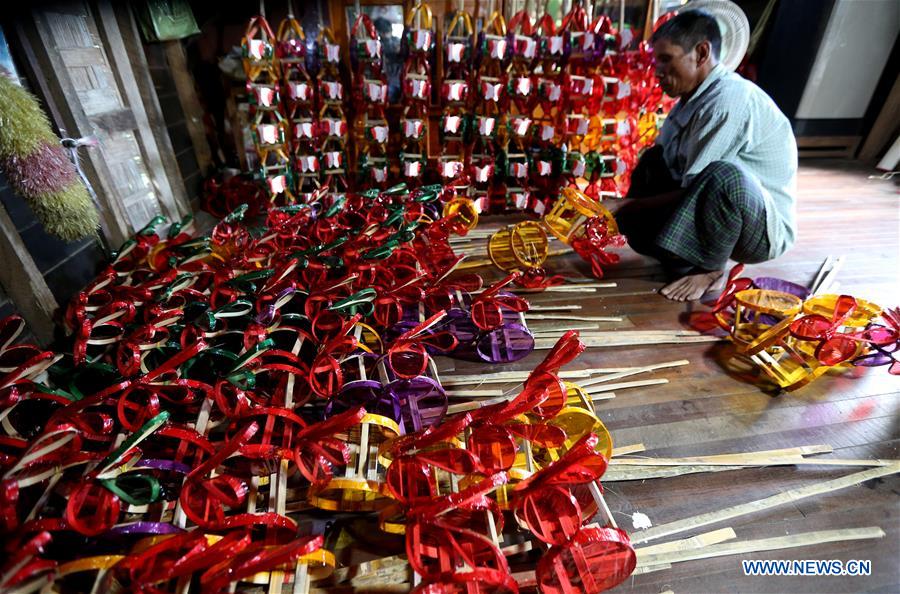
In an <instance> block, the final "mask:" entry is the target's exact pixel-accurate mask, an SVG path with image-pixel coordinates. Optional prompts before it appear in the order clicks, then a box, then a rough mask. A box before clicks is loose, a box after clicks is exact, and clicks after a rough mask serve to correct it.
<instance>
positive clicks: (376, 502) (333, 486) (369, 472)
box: [309, 414, 400, 512]
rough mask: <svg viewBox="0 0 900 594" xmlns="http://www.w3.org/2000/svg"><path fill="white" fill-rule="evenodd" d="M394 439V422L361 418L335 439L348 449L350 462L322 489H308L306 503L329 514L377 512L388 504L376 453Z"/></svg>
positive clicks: (397, 432)
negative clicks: (338, 512)
mask: <svg viewBox="0 0 900 594" xmlns="http://www.w3.org/2000/svg"><path fill="white" fill-rule="evenodd" d="M398 435H400V427H399V425H398V424H397V423H396V422H395V421H393V420H392V419H389V418H388V417H384V416H381V415H374V414H367V415H365V416H364V417H363V418H362V420H361V421H360V423H359V425H356V426H354V427H352V428H351V429H350V430H349V431H348V432H346V433H345V434H343V435H338V436H337V437H338V438H339V439H342V440H343V441H345V442H346V443H347V445H349V446H350V461H349V462H348V463H347V465H346V466H344V468H343V473H340V474H339V473H338V472H335V476H334V477H333V478H332V479H331V481H329V482H328V484H327V485H325V487H323V488H322V489H311V490H310V493H309V502H310V503H311V504H312V505H314V506H315V507H318V508H319V509H325V510H329V511H354V512H359V511H377V510H379V509H381V508H382V507H384V506H385V505H386V504H387V503H388V500H387V499H386V498H385V496H384V495H383V485H384V473H385V471H386V470H387V468H386V466H385V465H384V459H383V458H381V457H380V456H379V449H380V447H381V446H382V444H384V442H386V441H387V440H389V439H392V438H395V437H397V436H398Z"/></svg>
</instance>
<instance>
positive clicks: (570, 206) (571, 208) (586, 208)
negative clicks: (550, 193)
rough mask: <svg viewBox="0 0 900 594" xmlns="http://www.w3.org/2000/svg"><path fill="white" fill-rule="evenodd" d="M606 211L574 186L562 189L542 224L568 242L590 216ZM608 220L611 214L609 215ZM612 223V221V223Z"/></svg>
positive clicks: (561, 239) (558, 237)
mask: <svg viewBox="0 0 900 594" xmlns="http://www.w3.org/2000/svg"><path fill="white" fill-rule="evenodd" d="M604 211H605V212H606V213H608V212H609V211H607V210H606V209H605V208H602V207H601V206H600V203H599V202H597V201H596V200H594V199H592V198H591V197H590V196H588V195H587V194H585V193H584V192H582V191H581V190H578V189H576V188H572V187H568V188H563V189H562V195H561V196H560V199H559V200H557V201H556V204H554V205H553V207H552V208H551V209H550V211H549V212H547V214H545V215H544V218H543V219H542V221H543V223H544V226H545V227H546V228H547V229H549V230H550V232H551V233H553V235H555V236H556V237H557V239H559V240H560V241H563V242H565V243H566V244H568V243H569V242H570V241H571V240H572V239H573V238H574V237H575V236H576V234H577V232H578V230H579V229H580V228H581V226H582V225H584V223H585V221H587V220H588V219H590V218H591V217H597V216H600V215H602V214H604ZM609 218H610V220H613V219H612V216H611V215H610V216H609ZM612 224H614V223H612Z"/></svg>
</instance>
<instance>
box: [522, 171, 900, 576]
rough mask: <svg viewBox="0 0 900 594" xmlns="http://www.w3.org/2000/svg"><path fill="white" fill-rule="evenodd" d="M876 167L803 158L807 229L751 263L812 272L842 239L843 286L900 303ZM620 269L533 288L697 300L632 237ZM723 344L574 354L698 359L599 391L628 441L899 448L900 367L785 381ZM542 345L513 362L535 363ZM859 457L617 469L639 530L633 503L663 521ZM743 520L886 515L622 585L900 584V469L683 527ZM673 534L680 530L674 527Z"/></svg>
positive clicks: (611, 302) (726, 449) (893, 197)
mask: <svg viewBox="0 0 900 594" xmlns="http://www.w3.org/2000/svg"><path fill="white" fill-rule="evenodd" d="M873 173H875V172H874V171H871V170H867V169H863V168H861V167H859V166H857V165H854V164H850V163H845V162H840V161H804V162H803V163H802V165H801V170H800V182H799V186H800V196H799V240H798V241H797V244H796V246H795V247H794V248H793V249H792V250H791V251H789V252H788V253H787V254H785V255H784V256H782V257H781V258H778V259H777V260H775V261H773V262H769V263H766V264H764V265H758V266H752V267H748V270H747V272H748V273H749V275H750V276H761V275H772V276H778V277H781V278H785V279H789V280H793V281H795V282H799V283H809V282H810V281H811V280H812V278H813V277H814V275H815V273H816V271H817V269H818V267H819V265H820V264H821V263H822V261H823V259H824V258H825V257H826V256H828V255H829V254H831V255H834V256H838V255H844V256H846V263H845V265H844V267H843V270H842V272H841V273H840V275H839V281H840V283H841V285H840V291H841V292H844V293H849V294H851V295H854V296H856V297H861V298H864V299H869V300H872V301H875V302H876V303H878V304H880V305H883V306H888V305H890V306H897V305H900V281H898V270H900V201H898V193H897V186H895V185H893V184H892V183H890V182H887V181H881V180H874V179H867V176H868V175H871V174H873ZM551 266H552V267H553V268H554V271H555V272H562V273H563V274H566V275H567V276H569V275H574V274H575V273H574V271H573V270H572V268H577V269H578V270H579V271H581V273H582V274H584V273H585V272H586V269H585V267H584V266H582V265H581V263H580V262H579V261H577V259H573V258H570V257H558V258H555V259H553V260H551ZM608 278H609V279H610V280H615V281H617V283H618V286H617V288H615V289H601V290H600V291H599V292H598V293H597V296H591V297H589V298H583V297H578V296H574V297H573V296H564V295H563V296H560V295H559V294H557V295H556V296H552V295H550V294H544V295H540V296H534V297H533V298H531V299H530V300H531V301H532V302H533V303H554V302H555V303H572V302H578V303H580V304H582V305H583V307H584V308H585V310H587V311H585V313H588V312H589V313H592V314H601V313H602V314H605V315H620V316H624V317H625V321H624V322H622V323H621V324H618V325H611V328H622V329H625V328H638V329H642V328H643V329H651V328H678V327H680V326H681V322H680V318H683V315H684V314H685V313H686V312H687V311H689V310H690V306H687V305H685V304H679V303H673V302H669V301H667V300H666V299H664V298H663V297H661V296H659V295H657V294H656V292H655V291H656V290H657V289H658V288H659V287H660V286H662V275H661V271H660V269H659V268H658V266H657V265H655V264H654V263H653V262H652V261H650V260H648V259H645V258H643V257H641V256H639V255H637V254H635V253H633V252H630V251H627V250H624V251H623V259H622V263H621V265H620V266H618V267H617V268H615V269H613V270H611V271H610V273H609V275H608ZM726 354H727V348H726V347H724V346H714V347H710V346H709V345H704V344H698V345H677V346H665V347H657V346H647V347H641V348H614V349H589V350H588V352H586V353H585V354H584V355H583V356H582V358H580V359H579V360H578V362H576V363H575V364H573V365H572V366H573V367H588V366H591V367H602V366H606V367H609V366H626V365H637V364H647V363H652V362H658V361H668V360H674V359H682V358H684V359H689V360H690V362H691V363H690V365H688V366H686V367H681V368H678V369H677V370H668V371H667V372H664V373H657V374H656V375H654V376H652V377H667V378H668V379H669V380H670V383H669V384H667V385H664V386H651V387H647V388H638V389H631V390H627V391H622V392H620V393H618V394H617V397H616V398H615V399H613V400H609V401H604V402H600V403H598V407H597V410H598V413H599V415H600V417H601V419H602V420H603V421H604V423H606V425H607V426H608V428H609V429H610V430H611V432H612V435H613V438H614V440H615V444H616V446H624V445H630V444H636V443H643V444H644V445H645V446H646V448H647V451H646V455H650V456H654V455H656V456H693V455H710V454H720V453H732V452H742V451H754V450H768V449H776V448H787V447H794V446H803V445H816V444H828V445H830V446H832V447H833V448H834V454H832V455H831V456H832V457H839V458H890V459H900V423H898V419H900V416H898V413H900V377H894V376H890V375H889V374H888V373H887V370H886V369H885V368H875V369H870V370H866V371H864V372H863V371H860V370H857V371H859V372H858V373H857V372H854V373H850V374H847V375H845V376H842V377H823V378H821V379H819V380H818V381H816V382H815V383H814V384H812V385H810V386H807V387H806V388H804V389H802V390H799V391H796V392H793V393H789V394H780V395H773V394H771V393H766V392H764V391H762V390H761V389H760V388H759V387H757V386H755V385H753V384H749V383H745V382H743V381H740V380H738V379H735V378H733V377H730V376H729V375H728V374H727V373H726V372H725V371H724V370H723V367H722V365H721V363H720V361H721V360H722V359H723V358H724V356H725V355H726ZM542 356H543V355H542V354H537V353H535V354H532V355H531V356H530V357H529V358H528V359H526V360H524V361H522V362H520V363H518V364H516V366H515V367H514V368H518V369H530V368H532V367H533V366H534V364H535V363H536V362H537V361H538V360H539V359H540V358H541V357H542ZM859 470H862V469H860V468H845V467H829V466H802V467H798V466H784V467H769V468H756V469H742V470H733V471H727V472H716V473H702V474H693V475H683V476H677V477H669V478H659V479H652V480H646V481H623V482H604V487H605V490H606V493H607V501H608V502H609V505H610V507H611V508H612V510H613V512H614V514H615V516H616V518H617V520H618V522H619V524H620V525H621V526H623V527H625V528H626V529H628V530H629V531H632V524H631V515H632V514H633V513H635V512H642V513H644V514H646V515H647V516H648V517H649V518H650V520H651V521H652V522H653V524H654V525H659V524H663V523H667V522H671V521H674V520H679V519H682V518H687V517H690V516H694V515H697V514H700V513H704V512H710V511H715V510H718V509H721V508H724V507H728V506H731V505H735V504H739V503H743V502H748V501H753V500H756V499H761V498H764V497H768V496H770V495H774V494H777V493H780V492H782V491H785V490H787V489H790V488H795V487H800V486H806V485H812V484H814V483H816V482H820V481H824V480H828V479H832V478H836V477H840V476H844V475H848V474H851V473H853V472H857V471H859ZM727 526H730V527H732V528H733V529H734V531H735V532H736V534H737V539H739V540H747V539H758V538H768V537H776V536H784V535H787V534H796V533H801V532H810V531H815V530H824V529H838V528H853V527H865V526H879V527H881V528H882V529H883V530H884V531H885V532H886V534H887V536H886V537H885V538H883V539H880V540H860V541H852V542H839V543H832V544H828V545H817V546H812V547H806V548H794V549H785V550H781V551H771V552H762V553H752V554H745V555H733V556H726V557H720V558H715V559H706V560H700V561H689V562H684V563H679V564H675V565H673V566H672V568H671V569H667V570H663V571H659V572H654V573H647V574H643V575H636V576H633V577H632V578H631V579H629V580H628V581H627V582H625V583H624V584H622V585H620V586H619V587H618V588H616V590H615V591H618V592H624V591H633V592H651V593H656V592H664V591H668V590H672V591H674V592H675V593H677V594H682V593H685V594H687V593H690V594H697V593H705V592H815V593H818V594H821V593H826V592H900V477H897V476H896V475H895V476H891V477H888V478H884V479H876V480H872V481H869V482H866V483H863V484H861V485H858V486H855V487H849V488H846V489H843V490H840V491H837V492H834V493H830V494H826V495H820V496H815V497H811V498H808V499H804V500H802V501H798V502H795V503H794V504H791V505H782V506H780V507H776V508H773V509H769V510H765V511H760V512H757V513H753V514H750V515H746V516H742V517H739V518H735V519H732V520H730V521H728V522H722V523H718V524H713V525H710V526H708V527H705V528H703V529H698V530H694V531H693V532H687V533H684V534H681V535H679V536H678V537H673V538H685V537H688V536H692V535H694V534H697V533H699V532H703V531H708V530H712V529H715V528H722V527H727ZM664 540H665V539H664ZM742 559H840V560H843V561H847V560H850V559H861V560H870V561H871V563H872V575H871V576H869V577H745V576H744V575H743V573H742V570H741V560H742Z"/></svg>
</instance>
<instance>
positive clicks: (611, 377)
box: [578, 359, 690, 388]
mask: <svg viewBox="0 0 900 594" xmlns="http://www.w3.org/2000/svg"><path fill="white" fill-rule="evenodd" d="M689 363H690V361H688V360H687V359H679V360H678V361H666V362H664V363H656V364H654V365H646V366H644V367H636V368H634V369H629V370H627V371H620V372H619V373H611V374H609V375H604V376H602V377H597V378H591V379H589V380H588V381H586V382H581V383H580V384H578V385H579V386H581V387H582V388H588V387H590V386H594V385H596V384H602V383H605V382H609V381H612V380H617V379H621V378H623V377H629V376H632V375H637V374H639V373H649V372H651V371H657V370H659V369H668V368H671V367H681V366H682V365H688V364H689Z"/></svg>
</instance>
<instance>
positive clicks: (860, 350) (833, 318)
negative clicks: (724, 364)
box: [712, 265, 900, 390]
mask: <svg viewBox="0 0 900 594" xmlns="http://www.w3.org/2000/svg"><path fill="white" fill-rule="evenodd" d="M742 271H743V265H737V266H735V267H734V268H733V269H732V270H731V272H730V273H729V276H728V281H727V283H726V286H725V289H724V291H723V292H722V293H721V294H720V295H719V297H718V299H717V300H716V301H715V303H713V304H712V314H713V316H714V317H715V320H716V323H717V324H718V325H719V326H720V327H721V328H723V329H724V330H726V331H728V335H729V338H730V339H731V341H732V342H733V343H734V345H735V350H736V353H737V355H738V356H739V357H741V358H742V359H745V360H749V361H750V362H752V364H753V365H754V366H755V367H756V368H758V369H759V370H761V371H762V372H763V373H764V374H765V376H766V377H767V378H769V379H770V380H772V381H773V382H774V383H775V384H777V385H778V387H780V388H782V389H785V390H796V389H797V388H801V387H803V386H805V385H807V384H809V383H810V382H812V381H813V380H815V379H816V378H818V377H821V376H822V375H823V374H825V373H826V372H828V371H830V370H833V369H836V370H840V369H846V368H847V366H850V365H854V366H865V367H874V366H882V365H886V366H889V367H888V369H889V371H890V373H892V374H894V375H900V359H898V354H897V349H898V347H900V310H898V309H897V308H894V309H885V310H882V308H881V307H879V306H878V305H875V304H874V303H870V302H868V301H865V300H863V299H857V298H855V297H852V296H850V295H829V294H822V295H810V292H809V290H808V289H806V288H805V287H803V286H800V285H797V284H795V283H792V282H789V281H785V280H781V279H774V278H768V277H762V278H757V279H750V278H747V277H742V276H740V274H741V272H742Z"/></svg>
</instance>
